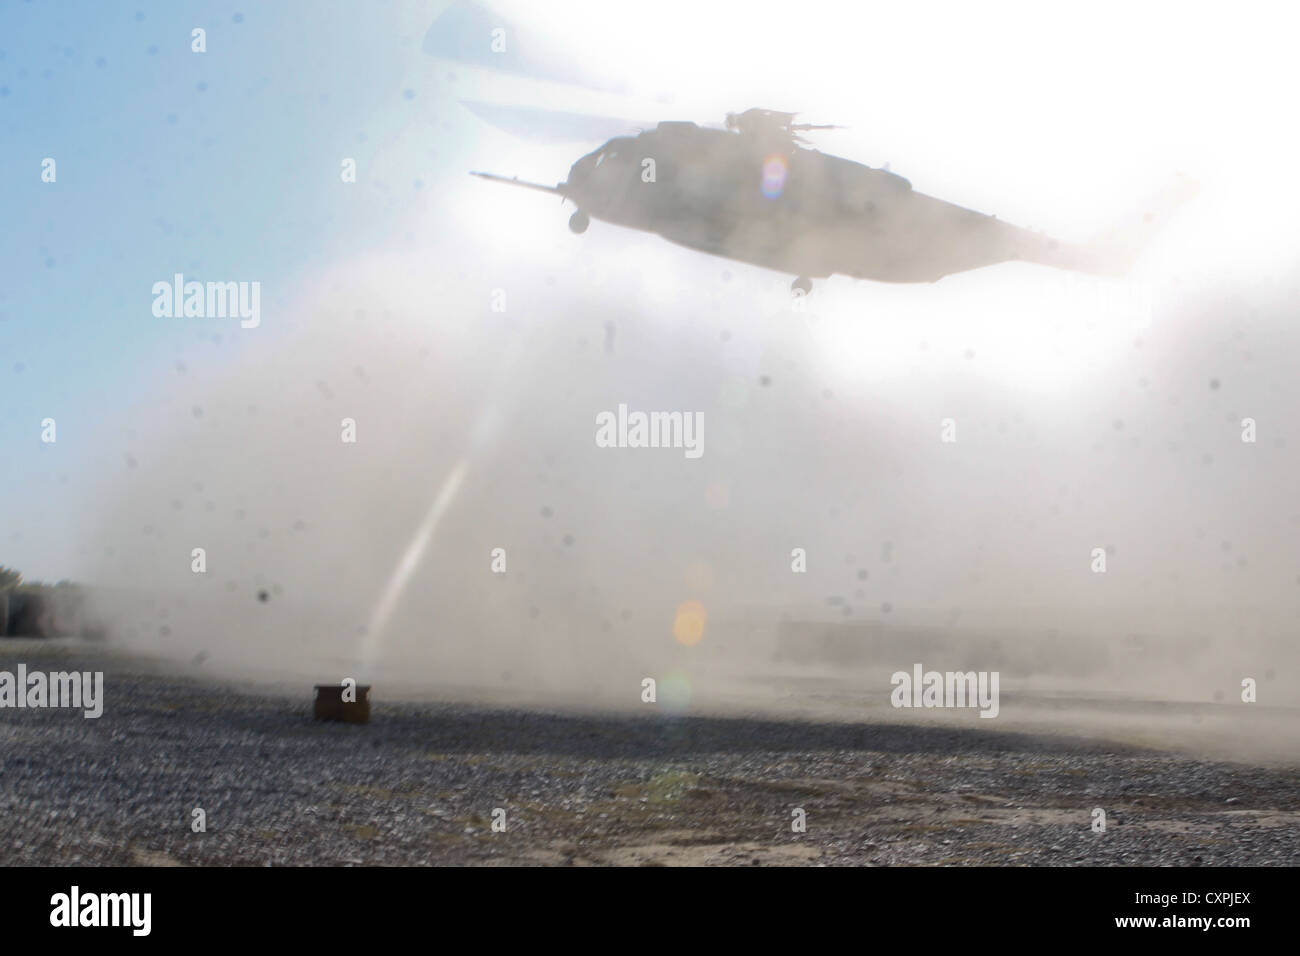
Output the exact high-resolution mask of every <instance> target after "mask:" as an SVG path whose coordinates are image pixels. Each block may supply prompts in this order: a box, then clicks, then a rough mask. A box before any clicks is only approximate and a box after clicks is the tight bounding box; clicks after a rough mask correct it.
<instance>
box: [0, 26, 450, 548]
mask: <svg viewBox="0 0 1300 956" xmlns="http://www.w3.org/2000/svg"><path fill="white" fill-rule="evenodd" d="M409 13H410V11H401V12H400V13H398V12H396V11H394V10H393V9H391V8H390V7H388V6H386V5H385V6H379V5H375V6H374V7H373V9H372V7H371V6H370V5H367V6H366V7H365V8H364V10H363V9H362V8H361V7H359V6H358V7H354V8H351V9H350V10H349V9H339V8H334V9H333V10H332V11H331V10H328V9H327V8H326V7H325V6H323V5H321V4H316V3H307V2H288V3H275V4H262V3H256V4H247V5H244V4H229V3H189V4H184V5H180V4H173V3H129V4H122V3H21V2H11V3H5V4H3V5H0V140H3V142H4V144H5V146H4V149H3V151H0V183H2V184H3V186H2V187H0V209H3V210H4V218H5V229H4V230H3V232H0V262H3V263H4V271H5V278H4V281H3V282H2V283H0V407H2V408H3V414H2V415H0V448H3V449H4V454H3V459H4V464H3V467H2V468H0V496H3V500H5V502H6V504H7V507H6V511H7V512H10V514H11V516H12V513H13V511H14V509H15V507H17V508H18V509H21V510H23V511H29V510H30V508H32V507H36V506H37V505H38V503H40V502H49V501H50V500H51V499H52V498H53V497H56V496H57V495H58V494H59V491H58V489H59V488H60V486H61V485H64V484H66V483H67V481H68V476H71V475H75V474H77V473H79V472H83V471H84V470H85V469H88V468H94V467H101V466H102V464H97V462H100V461H101V460H100V459H98V458H96V456H97V455H99V454H100V453H101V452H102V444H97V443H96V442H95V441H94V440H93V439H94V437H95V436H97V435H98V436H101V437H102V436H103V435H104V434H106V433H108V432H110V431H112V430H113V428H114V427H115V426H116V424H117V422H118V419H119V418H120V416H121V414H122V412H123V411H124V410H125V409H127V408H129V407H130V406H131V405H132V404H133V403H135V402H139V401H142V400H145V399H146V398H147V396H148V395H149V394H150V392H151V390H152V389H153V388H154V387H155V386H156V384H157V382H158V381H159V379H163V378H165V377H166V376H168V375H175V374H178V372H177V369H178V363H181V364H182V365H183V364H185V363H194V362H199V361H202V362H213V361H218V362H219V361H221V360H222V358H221V356H222V355H224V354H228V353H232V352H234V351H237V350H238V349H240V348H241V347H245V346H246V345H247V343H246V342H241V341H240V338H239V335H240V330H239V328H238V325H237V324H235V323H224V324H222V323H219V322H218V323H217V324H215V325H214V324H207V325H205V324H202V323H200V324H197V325H196V324H195V323H191V322H170V321H169V320H166V319H157V318H155V317H154V316H153V315H152V314H151V311H150V307H151V304H152V296H151V293H150V289H151V286H152V284H153V283H154V282H155V281H158V280H161V279H167V278H169V277H170V276H172V275H173V274H174V273H175V272H183V273H184V274H185V275H186V276H187V278H192V279H198V280H200V281H203V280H209V279H212V280H221V281H239V280H249V281H251V280H257V281H260V282H261V283H262V299H263V305H262V310H263V314H264V315H265V314H267V313H268V312H269V311H273V306H274V304H275V303H276V302H277V301H282V299H283V296H284V295H285V294H286V290H287V289H288V288H289V286H290V284H291V282H292V279H293V277H294V276H295V275H296V274H298V273H299V271H300V270H302V269H304V268H308V267H310V266H311V265H312V264H314V263H318V262H320V261H322V260H324V259H327V258H328V257H330V256H331V255H335V254H337V253H338V252H339V251H340V250H342V249H346V248H349V247H364V246H365V245H366V244H367V243H369V242H373V241H374V240H375V239H376V238H377V237H380V236H382V235H383V233H384V230H385V228H386V226H387V223H388V217H387V216H386V211H388V210H391V209H393V208H396V207H400V205H401V199H402V197H403V196H404V195H409V194H411V193H412V192H416V191H418V190H419V189H421V188H423V185H424V184H423V183H422V182H420V180H419V178H418V175H417V176H414V177H412V178H410V179H409V180H407V181H405V182H401V183H397V182H390V183H382V184H379V185H380V188H381V189H382V190H383V192H381V193H378V194H377V193H376V192H375V191H374V189H361V190H353V191H351V192H349V191H346V190H341V189H340V188H339V183H340V179H339V168H340V166H339V164H340V161H341V157H343V156H350V157H354V158H356V159H357V161H358V163H359V164H360V166H361V168H362V169H363V170H366V168H367V163H368V162H369V160H370V159H371V157H372V155H373V154H374V153H375V152H376V150H378V149H382V148H383V145H384V143H385V142H386V141H387V140H388V139H390V138H391V137H392V136H393V135H395V133H396V131H397V130H399V129H400V128H401V127H402V125H403V124H405V123H407V122H409V120H410V117H411V116H413V115H417V114H418V111H420V110H422V109H425V108H427V106H428V96H429V94H430V91H429V90H428V89H417V88H416V86H418V85H420V84H419V83H418V81H411V80H410V78H409V77H406V76H404V75H403V70H407V69H409V64H408V63H404V62H403V59H402V57H401V56H398V55H395V54H397V53H399V52H400V53H402V54H404V55H406V56H407V57H408V58H409V57H412V56H416V55H418V49H419V43H420V40H421V38H422V37H421V32H420V30H419V29H417V27H418V26H419V25H420V24H422V23H423V24H427V22H428V21H427V20H425V19H423V17H422V16H420V15H418V14H417V16H416V18H415V19H409V18H408V17H409ZM408 25H409V26H410V29H407V26H408ZM196 26H198V27H203V28H204V29H205V30H206V31H207V36H206V43H207V51H206V52H205V53H195V52H193V51H192V50H191V30H192V29H193V28H194V27H196ZM413 82H415V85H412V83H413ZM422 97H423V98H424V99H423V100H422ZM46 157H51V158H53V159H54V160H55V162H56V164H57V165H56V174H57V179H56V182H54V183H45V182H42V181H41V169H42V161H43V160H44V158H46ZM412 161H413V162H414V163H416V164H418V162H419V161H420V159H419V158H418V157H412ZM377 196H378V200H377ZM272 324H273V323H272ZM268 331H269V332H270V334H274V329H270V330H268ZM46 417H51V418H54V419H55V420H56V422H57V428H58V442H57V443H56V444H55V445H44V444H42V443H41V442H40V422H41V420H42V419H44V418H46ZM114 464H116V462H114ZM55 511H57V508H56V509H55ZM51 519H52V520H57V515H56V514H53V513H52V514H51ZM38 527H39V525H38ZM16 533H17V540H15V539H14V532H12V530H10V529H7V530H6V531H0V544H3V545H4V548H3V550H4V551H5V552H9V551H10V550H11V549H12V553H13V557H12V559H11V560H12V563H15V564H18V565H19V566H22V564H23V560H22V559H23V558H24V556H25V555H27V556H28V557H29V559H30V560H36V561H37V563H38V564H44V563H45V562H44V560H43V558H44V554H43V553H42V552H41V551H40V549H39V548H37V547H36V545H35V544H34V543H33V542H32V540H31V538H32V535H33V531H32V530H31V529H30V528H28V529H26V530H25V532H16ZM37 533H38V532H37ZM3 560H10V558H9V555H8V554H5V555H3V556H0V561H3ZM34 570H40V571H44V572H46V573H57V571H56V569H55V568H53V567H44V568H37V569H34Z"/></svg>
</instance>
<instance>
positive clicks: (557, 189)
mask: <svg viewBox="0 0 1300 956" xmlns="http://www.w3.org/2000/svg"><path fill="white" fill-rule="evenodd" d="M470 175H471V176H477V177H478V178H479V179H490V180H492V182H494V183H505V184H506V185H507V186H522V187H523V188H524V189H536V190H537V191H538V192H542V193H552V194H554V195H556V196H564V195H567V194H566V193H565V191H564V183H560V185H558V186H543V185H542V184H541V183H526V182H524V181H523V180H521V179H520V178H519V177H517V176H515V177H512V178H510V179H507V178H506V177H505V176H498V175H497V174H496V173H478V172H474V171H473V170H470Z"/></svg>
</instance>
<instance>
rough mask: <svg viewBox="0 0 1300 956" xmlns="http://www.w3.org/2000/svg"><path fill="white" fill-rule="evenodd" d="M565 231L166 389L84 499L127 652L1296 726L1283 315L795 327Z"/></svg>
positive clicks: (783, 296)
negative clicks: (639, 420)
mask: <svg viewBox="0 0 1300 956" xmlns="http://www.w3.org/2000/svg"><path fill="white" fill-rule="evenodd" d="M472 188H474V189H479V188H482V189H489V190H490V189H492V188H493V187H491V186H489V185H483V186H481V187H480V186H479V185H478V184H473V187H472ZM466 191H467V192H468V191H469V187H466ZM476 195H478V194H476ZM542 207H545V208H542ZM470 208H472V207H470ZM551 212H552V210H550V208H549V205H547V204H541V205H539V206H538V207H537V209H536V210H534V209H532V208H531V207H530V208H529V210H528V211H527V212H521V213H520V217H521V218H520V223H519V224H518V226H517V227H516V228H517V229H519V230H523V231H524V235H523V238H520V236H519V234H515V237H514V239H513V240H512V241H510V242H498V241H496V240H497V238H498V235H499V230H500V226H499V223H497V224H494V223H492V222H474V221H472V215H471V212H470V211H469V209H461V210H459V212H458V215H459V216H460V217H461V220H460V222H459V225H460V226H461V227H462V229H463V231H462V237H463V238H462V240H461V242H460V243H459V244H457V245H453V244H449V243H446V242H445V241H443V242H437V243H428V244H425V245H424V246H423V247H422V248H419V249H418V250H415V251H412V250H396V251H390V252H383V251H378V252H375V253H373V254H370V255H367V256H364V257H358V258H355V259H349V260H345V261H341V262H336V263H331V264H329V265H328V267H322V268H321V269H319V270H318V271H317V272H315V273H313V274H308V275H304V276H303V277H301V279H300V281H299V282H298V283H297V286H296V292H295V294H294V295H293V296H289V297H288V303H289V304H287V305H283V304H282V305H281V306H280V307H279V311H278V312H276V311H274V310H272V309H271V308H268V307H267V306H265V305H264V307H263V313H264V320H263V328H261V329H257V330H248V331H240V330H238V329H237V328H231V329H227V330H224V331H226V333H227V334H230V335H233V336H236V337H242V338H241V339H240V344H241V348H240V349H239V350H238V351H237V352H236V353H234V354H235V356H236V357H233V358H231V357H226V358H222V359H217V358H211V359H207V360H197V359H193V358H191V360H190V361H189V362H188V363H187V364H186V367H185V370H184V372H175V373H171V374H169V376H168V378H166V379H160V380H159V381H158V382H157V383H156V400H154V401H152V402H150V403H149V404H147V405H145V406H142V407H141V408H139V409H137V410H136V411H135V412H134V413H133V414H132V416H131V418H130V420H129V421H123V422H121V423H120V428H119V429H118V430H117V431H116V432H112V431H110V432H106V433H105V435H104V436H102V437H103V445H104V451H103V458H102V461H103V469H102V478H101V481H100V487H99V488H98V490H97V492H96V495H95V496H94V497H93V498H92V499H90V500H88V501H87V503H86V506H87V514H86V517H85V520H84V522H83V525H84V527H85V528H87V529H93V530H92V531H91V539H90V547H89V549H88V550H89V552H90V554H91V555H92V556H93V558H94V560H92V561H91V562H90V563H89V564H88V565H87V566H86V568H85V572H86V573H85V575H84V577H85V578H86V580H88V582H89V583H91V584H93V585H94V587H95V589H96V595H97V602H96V603H97V611H98V613H99V614H100V615H101V616H102V617H103V618H104V619H105V620H106V622H107V623H108V626H109V631H110V633H111V635H112V638H113V639H114V640H115V641H116V642H118V643H120V644H121V645H122V646H124V647H127V648H130V649H132V650H138V651H141V652H145V653H148V654H152V655H158V656H162V657H165V658H171V659H175V660H177V661H179V662H189V664H188V666H191V667H193V668H194V669H195V671H196V672H201V673H207V674H218V675H223V676H236V677H240V678H245V679H253V680H293V681H299V680H311V681H323V682H337V681H338V680H341V679H342V678H344V677H347V676H353V677H356V678H357V679H358V680H361V681H363V682H373V683H375V684H376V685H380V684H382V685H383V687H384V693H385V694H388V695H427V694H433V695H445V696H457V697H463V698H469V699H482V700H492V701H506V702H512V703H519V704H528V705H532V704H547V705H557V704H558V705H561V706H566V707H576V708H586V707H628V708H632V707H638V706H642V705H641V701H640V694H641V686H642V680H643V678H645V677H653V678H655V679H656V680H657V681H658V682H659V693H660V698H661V701H663V702H664V704H665V705H666V706H668V707H669V708H670V709H676V710H679V711H686V710H709V709H721V708H729V707H730V708H734V707H741V708H747V709H754V710H766V709H787V710H789V709H794V710H800V709H802V710H803V711H805V712H811V711H812V710H818V709H822V710H825V709H830V710H832V711H836V712H838V713H841V714H844V715H848V716H863V715H866V714H869V715H870V716H872V717H874V718H879V719H893V718H896V717H897V716H898V715H897V713H896V712H892V711H891V709H890V708H889V707H888V705H887V701H888V694H889V690H890V686H889V681H888V675H889V673H890V672H892V671H895V670H899V669H904V670H905V669H909V668H910V667H911V666H912V664H913V663H914V662H916V661H919V662H922V663H923V664H924V665H925V666H926V667H927V668H931V667H933V668H936V669H939V670H954V669H975V670H1000V671H1001V672H1002V673H1003V683H1002V688H1003V694H1004V695H1005V696H1006V702H1005V703H1004V705H1003V708H1002V710H1003V714H1004V715H1005V717H1006V719H1008V720H1009V721H1015V720H1017V719H1020V718H1023V719H1030V718H1028V717H1025V715H1027V714H1030V713H1031V712H1032V713H1033V714H1034V716H1033V717H1032V721H1039V718H1040V717H1043V714H1044V713H1045V711H1042V710H1035V709H1034V708H1035V707H1048V708H1049V709H1050V706H1049V705H1048V704H1045V703H1044V702H1045V701H1049V700H1051V699H1052V698H1053V697H1059V696H1060V695H1066V697H1067V698H1069V697H1072V698H1086V699H1089V700H1094V699H1113V698H1124V699H1128V700H1131V701H1139V702H1152V701H1157V702H1158V701H1183V702H1190V703H1193V704H1202V703H1203V704H1210V703H1212V702H1213V703H1226V704H1228V705H1231V704H1232V703H1233V702H1234V701H1237V700H1238V699H1239V695H1240V687H1241V681H1242V679H1243V678H1247V677H1249V678H1253V679H1254V680H1255V681H1256V682H1257V683H1258V686H1259V694H1260V699H1261V703H1260V705H1258V706H1260V707H1264V706H1265V705H1267V706H1268V707H1270V708H1271V707H1276V706H1278V705H1286V706H1289V707H1294V706H1296V705H1297V703H1300V695H1298V694H1297V691H1296V689H1295V687H1296V682H1295V677H1296V674H1297V667H1296V665H1297V660H1296V656H1297V655H1296V651H1295V647H1294V642H1293V640H1292V639H1291V629H1292V622H1293V620H1294V616H1295V612H1296V610H1297V601H1298V597H1300V564H1297V559H1296V552H1295V549H1294V540H1295V535H1296V533H1297V531H1298V530H1300V506H1298V505H1297V499H1296V497H1295V495H1294V490H1293V489H1294V483H1293V481H1292V476H1294V475H1295V474H1296V471H1297V465H1300V462H1298V461H1297V451H1298V450H1300V436H1297V435H1295V434H1294V433H1293V424H1292V421H1293V419H1292V417H1291V416H1289V414H1288V413H1289V412H1290V410H1291V409H1293V408H1295V407H1296V398H1297V396H1296V395H1295V394H1294V391H1295V385H1294V384H1293V381H1294V380H1293V377H1292V376H1291V375H1290V374H1289V373H1288V369H1291V368H1294V367H1295V362H1296V359H1297V358H1300V341H1298V340H1297V336H1296V333H1295V331H1294V329H1293V328H1292V327H1291V325H1290V323H1289V322H1288V319H1287V317H1288V316H1289V315H1292V314H1294V310H1295V306H1296V302H1297V286H1296V283H1295V282H1294V281H1288V280H1272V281H1270V282H1268V283H1265V284H1264V285H1263V286H1262V287H1261V286H1255V287H1252V288H1249V289H1244V288H1243V289H1233V288H1217V289H1216V288H1210V287H1208V286H1207V285H1206V284H1205V283H1203V282H1201V281H1199V280H1198V279H1196V278H1195V277H1189V276H1181V275H1178V274H1176V273H1166V274H1165V275H1163V276H1161V277H1157V278H1155V279H1148V280H1144V281H1146V282H1147V284H1146V285H1145V286H1143V288H1145V289H1146V291H1147V293H1149V295H1148V297H1147V298H1144V299H1143V300H1142V302H1143V305H1142V309H1143V310H1145V311H1143V314H1141V315H1136V314H1135V313H1132V311H1131V310H1128V311H1126V309H1128V306H1124V307H1122V308H1118V307H1116V306H1115V304H1114V303H1115V301H1116V299H1115V295H1116V294H1117V290H1118V293H1123V296H1121V298H1122V299H1123V301H1124V302H1128V303H1130V304H1131V300H1132V296H1131V295H1130V293H1131V292H1132V288H1133V287H1132V286H1130V285H1124V284H1120V285H1115V284H1108V283H1107V282H1105V281H1104V280H1091V279H1090V280H1086V281H1084V280H1076V279H1071V278H1063V277H1060V276H1058V275H1056V274H1053V275H1052V276H1051V277H1045V274H1046V270H1040V269H1038V267H1034V266H1018V265H1017V266H1008V267H1003V268H1000V269H997V270H988V271H986V272H984V273H976V274H972V275H971V276H967V277H954V278H953V279H951V280H945V282H942V283H938V284H936V285H933V286H928V285H927V286H912V287H906V288H898V287H890V286H881V285H876V284H872V283H866V282H850V281H848V280H837V279H833V280H829V281H826V282H822V283H819V286H818V288H817V289H816V290H815V291H814V293H813V296H812V297H811V298H810V299H809V300H808V302H807V310H806V312H804V313H798V312H795V311H792V309H791V304H790V297H789V293H788V290H787V285H786V283H787V281H788V280H787V279H785V278H782V277H779V276H775V275H774V274H772V273H767V272H764V271H762V270H757V269H750V268H748V267H743V266H736V265H734V264H732V263H728V262H725V261H723V260H719V259H713V258H710V257H706V256H699V255H696V254H693V253H690V252H687V251H685V250H678V249H676V248H675V247H670V246H667V245H666V244H664V243H662V241H661V240H658V239H656V238H655V237H653V236H645V235H640V234H636V233H631V232H627V231H623V230H616V229H613V228H611V227H603V228H599V227H598V228H597V229H593V230H592V233H591V234H589V235H588V236H586V237H583V238H582V239H581V240H576V239H575V237H572V236H570V235H568V233H567V232H565V231H564V230H563V229H562V220H561V219H559V218H558V217H559V216H561V215H563V214H562V213H560V212H555V215H554V217H550V213H551ZM529 215H532V216H533V217H534V218H533V219H529V218H528V216H529ZM548 217H549V218H548ZM551 218H554V219H555V221H554V222H552V221H551ZM532 228H536V230H537V232H536V236H537V237H538V238H537V239H536V242H535V244H534V245H533V246H531V249H532V254H531V255H529V256H528V257H527V258H524V257H522V256H521V255H520V254H519V248H520V247H521V246H526V245H527V244H528V241H529V239H530V235H529V234H528V230H529V229H532ZM542 230H546V231H545V232H543V231H542ZM592 239H599V241H600V243H601V250H602V251H601V252H600V254H599V258H598V259H594V260H593V259H592V258H589V256H590V255H591V248H592V247H591V245H590V241H591V240H592ZM579 243H588V245H580V244H579ZM1026 290H1028V292H1026ZM497 293H501V294H502V295H503V296H504V300H503V301H504V309H505V310H504V311H494V310H493V303H494V301H495V302H497V303H498V304H499V303H500V302H501V301H502V300H501V299H500V298H495V299H494V296H496V295H497ZM1124 296H1127V298H1124ZM1147 305H1149V309H1147V308H1146V307H1147ZM1135 316H1136V317H1135ZM1007 322H1012V323H1013V325H1014V323H1015V322H1019V323H1020V324H1019V325H1018V326H1014V327H1017V328H1023V329H1028V328H1031V325H1030V323H1031V322H1038V323H1039V324H1040V325H1041V326H1042V329H1041V330H1040V331H1039V332H1037V333H1026V335H1024V336H1020V337H1018V338H1017V337H1008V336H1007V335H1006V334H1005V329H1006V323H1007ZM1035 335H1038V336H1039V337H1037V338H1036V337H1034V336H1035ZM244 343H249V344H244ZM1018 370H1022V371H1023V374H1020V372H1019V371H1018ZM620 404H626V405H627V406H628V407H629V409H632V410H642V411H672V412H682V413H686V414H689V413H694V412H699V413H702V414H703V420H704V425H705V427H704V433H703V441H704V445H703V447H704V453H703V455H702V457H700V458H699V459H695V460H692V459H691V458H689V457H688V456H686V455H685V454H684V453H683V450H682V449H680V448H676V449H674V448H658V449H655V448H600V447H597V444H596V442H595V440H594V439H595V433H596V416H597V415H598V414H600V413H601V412H604V411H615V410H617V408H618V406H619V405H620ZM1245 418H1252V419H1254V420H1255V422H1256V427H1257V438H1256V441H1254V442H1244V441H1243V440H1242V435H1243V425H1242V420H1243V419H1245ZM344 419H351V420H353V421H354V422H355V432H356V441H355V443H348V442H345V441H343V440H342V435H343V430H344ZM946 419H951V420H952V422H953V425H954V428H955V438H956V440H955V441H944V440H943V428H944V422H945V420H946ZM195 548H203V549H204V551H205V555H206V572H205V573H201V574H200V573H194V571H193V570H192V562H193V558H192V553H193V549H195ZM497 548H500V549H504V559H505V567H506V570H505V572H504V573H495V572H494V570H493V551H494V549H497ZM796 548H802V549H804V552H805V553H806V556H807V558H806V560H807V570H806V572H803V573H796V572H795V571H793V570H792V560H793V559H792V551H793V549H796ZM1097 548H1101V549H1103V550H1104V552H1105V554H1106V570H1105V572H1104V573H1097V572H1095V571H1094V570H1093V567H1094V562H1095V551H1094V549H1097ZM687 602H698V604H687ZM683 605H686V610H685V611H683V610H682V608H683ZM692 609H698V611H695V610H692ZM683 613H685V614H686V615H687V616H688V617H690V616H691V615H693V614H694V615H695V616H696V617H698V618H700V619H702V621H703V631H702V637H701V638H700V639H699V640H698V642H694V637H695V634H694V631H693V630H692V628H694V626H695V624H696V623H698V621H696V620H695V618H694V617H693V618H691V620H690V621H688V622H687V623H688V625H689V626H687V627H686V628H685V629H684V630H685V633H683V628H682V626H681V621H682V614H683ZM675 630H676V632H675ZM1017 700H1019V701H1021V702H1022V704H1023V706H1021V707H1020V708H1019V709H1018V708H1017V706H1016V701H1017ZM1238 706H1240V705H1238ZM1018 714H1019V715H1020V718H1018V716H1017V715H1018ZM904 716H908V715H906V714H905V715H904ZM966 716H973V715H969V714H963V715H961V717H962V719H964V718H965V717H966ZM1086 719H1087V718H1086V715H1084V714H1081V713H1079V712H1073V713H1071V714H1070V715H1068V717H1067V718H1064V722H1065V723H1066V724H1068V725H1070V726H1076V727H1077V726H1080V725H1081V724H1082V723H1084V722H1086ZM1189 720H1190V718H1189ZM1032 721H1031V722H1032ZM1197 722H1198V723H1199V718H1197ZM1129 723H1130V724H1131V725H1133V726H1137V727H1141V726H1146V725H1148V724H1150V720H1149V715H1145V716H1144V715H1143V714H1141V713H1138V714H1136V715H1133V716H1132V719H1131V720H1130V721H1129ZM1041 725H1042V726H1049V725H1052V721H1051V720H1049V719H1047V718H1045V717H1044V718H1043V721H1042V722H1041ZM1187 728H1188V735H1187V739H1188V740H1189V741H1191V743H1190V744H1188V745H1194V742H1195V739H1196V728H1194V727H1192V726H1191V724H1190V723H1189V724H1188V725H1187ZM1252 728H1253V729H1252V730H1251V731H1250V736H1252V737H1258V734H1259V731H1258V727H1256V726H1255V725H1253V724H1252ZM1184 742H1186V741H1184ZM1288 746H1290V744H1288Z"/></svg>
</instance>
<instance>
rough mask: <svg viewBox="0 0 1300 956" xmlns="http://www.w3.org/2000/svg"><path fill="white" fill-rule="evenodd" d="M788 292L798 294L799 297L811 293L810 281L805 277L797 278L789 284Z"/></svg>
mask: <svg viewBox="0 0 1300 956" xmlns="http://www.w3.org/2000/svg"><path fill="white" fill-rule="evenodd" d="M790 291H791V293H794V292H798V293H800V294H801V295H807V294H808V293H809V292H811V291H812V279H809V278H808V277H807V276H799V277H798V278H797V279H795V280H794V281H793V282H791V283H790Z"/></svg>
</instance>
